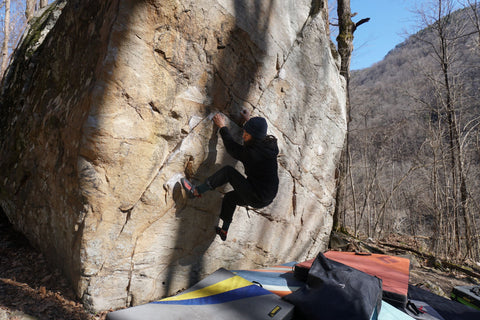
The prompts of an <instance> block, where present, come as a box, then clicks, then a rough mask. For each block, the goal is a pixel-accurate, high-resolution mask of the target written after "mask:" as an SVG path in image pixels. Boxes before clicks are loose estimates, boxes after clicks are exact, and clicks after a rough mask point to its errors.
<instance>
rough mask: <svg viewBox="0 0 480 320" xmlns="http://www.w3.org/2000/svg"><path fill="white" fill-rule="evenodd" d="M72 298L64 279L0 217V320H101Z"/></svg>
mask: <svg viewBox="0 0 480 320" xmlns="http://www.w3.org/2000/svg"><path fill="white" fill-rule="evenodd" d="M105 317H106V314H105V313H103V314H98V315H92V314H89V313H88V312H86V311H85V309H84V307H83V305H82V304H81V303H80V302H79V300H78V299H77V298H76V297H75V294H74V292H73V290H72V289H71V287H70V286H69V284H68V282H67V280H66V279H65V277H64V276H63V275H62V274H61V272H60V271H59V270H52V268H49V266H48V265H47V263H46V261H45V259H44V257H43V255H42V254H41V253H38V252H37V251H36V250H35V249H34V248H32V247H31V246H30V245H29V243H28V241H27V240H26V239H25V237H24V236H23V235H21V234H20V233H18V232H15V231H14V230H13V229H12V226H11V225H10V223H9V222H8V220H7V218H6V217H5V215H4V214H1V213H0V320H4V319H5V320H6V319H9V320H10V319H12V320H13V319H16V320H17V319H18V320H33V319H38V320H43V319H45V320H47V319H48V320H51V319H56V320H63V319H65V320H101V319H105Z"/></svg>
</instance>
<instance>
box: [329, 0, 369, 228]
mask: <svg viewBox="0 0 480 320" xmlns="http://www.w3.org/2000/svg"><path fill="white" fill-rule="evenodd" d="M337 15H338V27H339V33H338V36H337V45H338V53H339V54H340V58H341V65H340V74H341V75H342V76H343V77H344V78H345V81H346V93H347V99H346V111H347V112H346V114H347V133H346V136H345V140H344V142H343V150H342V154H341V156H340V162H339V166H338V169H337V175H336V178H337V194H336V196H335V211H334V213H333V230H338V229H339V228H340V217H341V215H345V199H346V188H347V176H348V170H349V167H350V163H349V159H350V155H349V146H348V141H349V134H350V133H349V123H350V121H351V117H350V60H351V58H352V52H353V33H354V32H355V29H356V27H357V25H356V24H355V23H354V22H353V21H352V12H351V9H350V0H338V1H337ZM368 20H369V19H363V20H361V21H360V22H359V23H358V25H360V24H362V23H365V22H367V21H368Z"/></svg>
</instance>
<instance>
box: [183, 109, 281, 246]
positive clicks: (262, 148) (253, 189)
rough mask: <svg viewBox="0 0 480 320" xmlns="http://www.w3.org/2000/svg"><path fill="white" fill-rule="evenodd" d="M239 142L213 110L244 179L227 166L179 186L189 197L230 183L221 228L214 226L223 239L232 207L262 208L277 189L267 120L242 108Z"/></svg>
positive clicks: (274, 141) (273, 143)
mask: <svg viewBox="0 0 480 320" xmlns="http://www.w3.org/2000/svg"><path fill="white" fill-rule="evenodd" d="M242 116H243V118H244V121H246V122H245V124H244V126H243V145H242V144H239V143H237V142H235V141H234V140H233V138H232V136H231V134H230V132H229V130H228V128H227V126H226V124H225V118H224V115H223V114H221V113H217V114H216V115H215V116H214V117H213V122H214V123H215V124H216V125H217V126H218V127H219V128H220V129H219V131H220V135H221V136H222V140H223V144H224V145H225V149H226V150H227V152H228V153H229V154H230V155H231V156H232V157H234V158H235V159H237V160H239V161H241V162H242V163H243V167H244V171H245V174H246V176H247V177H246V178H245V177H244V175H242V174H241V173H240V172H238V171H237V170H236V169H234V168H233V167H231V166H225V167H223V168H221V169H220V170H218V171H217V172H215V173H214V174H213V175H212V176H210V177H208V178H207V179H206V180H205V182H204V183H203V184H200V185H198V186H196V185H194V184H192V183H191V182H190V181H188V180H187V179H185V178H183V179H181V183H182V186H183V188H184V189H185V190H186V192H187V195H188V196H189V197H190V198H195V197H200V196H201V194H202V193H204V192H206V191H209V190H213V189H215V188H217V187H220V186H222V185H224V184H226V183H230V185H231V186H232V187H233V191H230V192H228V193H226V194H225V196H224V198H223V201H222V208H221V211H220V219H222V220H223V224H222V227H221V228H220V227H218V226H217V227H215V231H216V233H217V234H218V235H219V236H220V238H221V239H222V240H223V241H225V240H226V239H227V232H228V228H229V227H230V223H231V222H232V218H233V213H234V211H235V208H236V206H237V205H238V206H246V205H248V206H251V207H253V208H263V207H266V206H267V205H269V204H270V203H271V202H272V201H273V199H274V198H275V196H276V195H277V191H278V172H277V171H278V164H277V155H278V146H277V139H276V138H275V137H274V136H271V135H267V121H266V120H265V119H264V118H261V117H253V118H250V113H249V112H248V111H247V110H243V111H242Z"/></svg>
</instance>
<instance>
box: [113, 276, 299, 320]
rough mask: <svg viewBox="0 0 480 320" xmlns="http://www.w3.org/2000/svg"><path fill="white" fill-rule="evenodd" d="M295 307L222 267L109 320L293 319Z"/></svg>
mask: <svg viewBox="0 0 480 320" xmlns="http://www.w3.org/2000/svg"><path fill="white" fill-rule="evenodd" d="M292 314H293V305H291V304H290V303H288V302H286V301H283V300H281V298H280V297H279V296H277V295H275V294H273V293H271V292H270V291H268V290H266V289H263V288H261V287H260V286H258V285H255V284H253V283H252V282H250V281H248V280H246V279H244V278H242V277H240V276H237V275H235V274H233V273H232V272H230V271H227V270H225V269H223V268H221V269H219V270H217V271H215V272H214V273H213V274H211V275H210V276H208V277H206V278H205V279H203V280H202V281H200V282H199V283H197V284H196V285H194V286H193V287H192V288H190V289H188V290H186V291H184V292H182V293H180V294H178V295H175V296H172V297H169V298H165V299H162V300H158V301H154V302H152V303H148V304H145V305H140V306H136V307H132V308H127V309H123V310H118V311H114V312H111V313H109V314H108V315H107V319H108V320H133V319H142V320H153V319H156V320H157V319H209V320H215V319H219V320H220V319H222V320H223V319H252V320H253V319H274V320H275V319H291V317H292Z"/></svg>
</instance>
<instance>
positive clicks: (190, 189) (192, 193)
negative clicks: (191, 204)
mask: <svg viewBox="0 0 480 320" xmlns="http://www.w3.org/2000/svg"><path fill="white" fill-rule="evenodd" d="M180 182H181V183H182V187H183V188H184V189H185V191H186V192H187V196H188V197H189V198H192V199H193V198H199V197H201V195H200V194H199V193H198V191H197V189H196V188H195V185H194V184H192V183H191V182H190V181H188V180H187V179H186V178H182V179H180Z"/></svg>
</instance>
